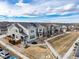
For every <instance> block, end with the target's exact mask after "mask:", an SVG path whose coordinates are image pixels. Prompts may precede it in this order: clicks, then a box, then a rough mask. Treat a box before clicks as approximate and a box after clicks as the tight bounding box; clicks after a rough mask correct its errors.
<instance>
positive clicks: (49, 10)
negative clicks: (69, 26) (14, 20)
mask: <svg viewBox="0 0 79 59" xmlns="http://www.w3.org/2000/svg"><path fill="white" fill-rule="evenodd" d="M76 2H77V1H75V0H72V1H69V0H66V1H63V0H60V1H59V0H39V1H38V0H32V2H30V3H23V0H19V2H17V3H15V4H14V5H11V6H10V4H7V3H6V2H0V15H6V16H9V17H12V16H24V17H25V16H26V17H29V18H30V17H40V16H50V15H52V16H54V15H57V16H63V15H69V14H73V13H76V12H78V10H79V8H78V7H79V5H78V4H77V3H76Z"/></svg>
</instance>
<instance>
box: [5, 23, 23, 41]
mask: <svg viewBox="0 0 79 59" xmlns="http://www.w3.org/2000/svg"><path fill="white" fill-rule="evenodd" d="M18 27H19V26H18V25H17V24H15V23H13V24H12V25H11V26H9V27H8V32H7V35H11V36H12V37H13V40H15V41H18V40H20V39H21V35H22V34H21V33H20V31H19V30H20V27H19V28H18Z"/></svg>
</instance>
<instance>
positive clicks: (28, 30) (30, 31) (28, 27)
mask: <svg viewBox="0 0 79 59" xmlns="http://www.w3.org/2000/svg"><path fill="white" fill-rule="evenodd" d="M18 25H19V26H20V27H21V28H22V29H23V32H24V33H25V34H27V36H28V37H27V39H26V42H33V41H35V40H36V39H37V36H36V28H35V27H34V26H33V25H32V24H30V23H25V22H20V23H18Z"/></svg>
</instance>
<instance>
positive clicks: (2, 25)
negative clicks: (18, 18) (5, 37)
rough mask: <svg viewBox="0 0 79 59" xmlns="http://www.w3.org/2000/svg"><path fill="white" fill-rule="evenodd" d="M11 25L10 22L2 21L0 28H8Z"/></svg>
mask: <svg viewBox="0 0 79 59" xmlns="http://www.w3.org/2000/svg"><path fill="white" fill-rule="evenodd" d="M8 26H10V23H9V22H0V29H7V27H8Z"/></svg>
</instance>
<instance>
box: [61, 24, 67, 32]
mask: <svg viewBox="0 0 79 59" xmlns="http://www.w3.org/2000/svg"><path fill="white" fill-rule="evenodd" d="M60 30H61V32H62V33H64V32H66V31H67V26H66V25H61V29H60Z"/></svg>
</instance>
